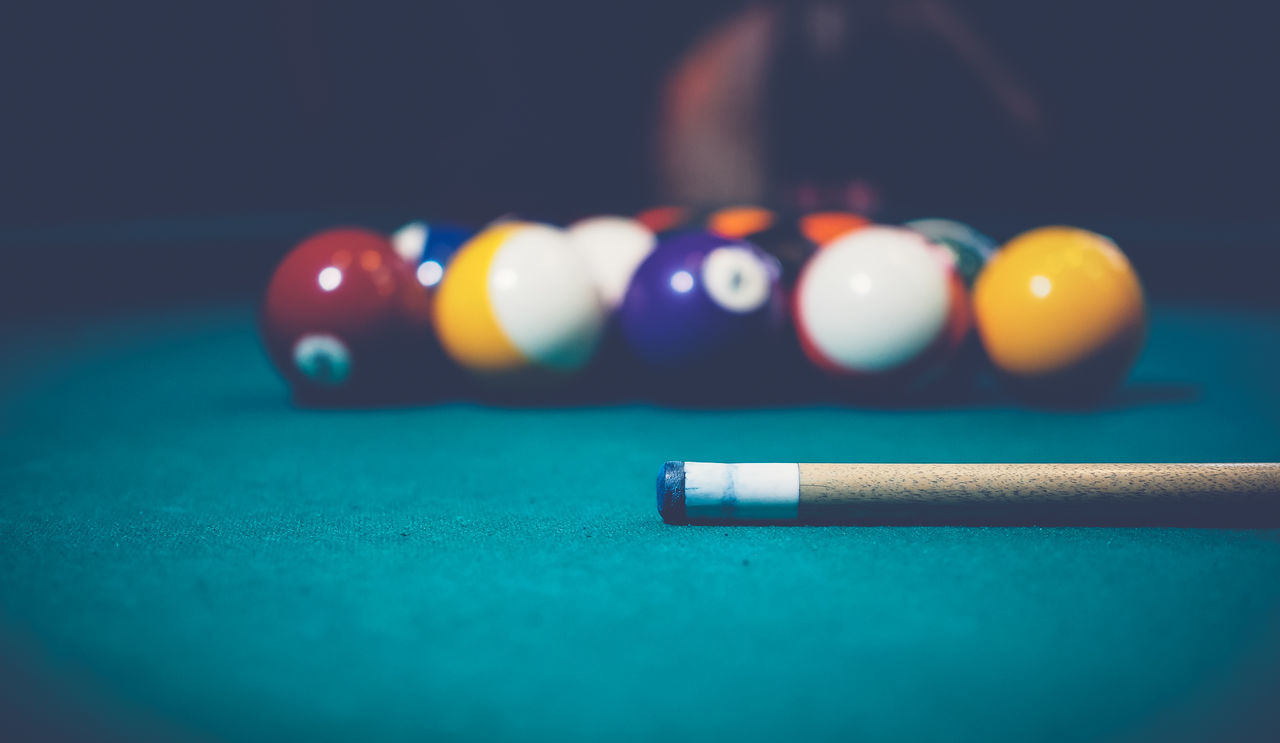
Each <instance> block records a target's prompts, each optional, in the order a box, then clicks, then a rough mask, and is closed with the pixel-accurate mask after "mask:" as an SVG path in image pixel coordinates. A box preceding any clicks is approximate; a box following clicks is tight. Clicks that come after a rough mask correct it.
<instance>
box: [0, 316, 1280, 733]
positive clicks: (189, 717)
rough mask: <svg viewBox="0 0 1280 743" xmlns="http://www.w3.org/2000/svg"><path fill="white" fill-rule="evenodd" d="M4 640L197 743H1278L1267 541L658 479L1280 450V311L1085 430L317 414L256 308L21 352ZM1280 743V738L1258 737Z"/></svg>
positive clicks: (737, 415)
mask: <svg viewBox="0 0 1280 743" xmlns="http://www.w3.org/2000/svg"><path fill="white" fill-rule="evenodd" d="M0 353H2V354H3V355H4V357H5V358H6V362H5V363H4V364H3V368H2V369H0V375H3V382H4V393H3V395H4V400H3V408H2V409H0V410H2V413H3V418H0V422H2V425H3V447H0V482H3V487H2V488H0V622H2V623H3V625H4V628H5V631H6V633H7V636H8V637H9V638H10V640H9V642H10V643H11V644H13V643H19V644H20V645H21V652H22V654H23V655H24V657H30V658H33V659H34V661H32V662H33V663H36V664H38V665H39V666H40V669H39V673H41V674H46V675H49V676H52V677H54V678H58V677H61V676H66V677H74V678H76V679H78V682H77V683H79V684H80V685H81V687H82V688H83V689H87V690H88V691H87V692H86V693H87V694H89V695H90V696H94V695H96V696H97V697H99V698H101V699H103V700H108V701H106V702H103V704H108V703H109V704H110V705H113V706H116V707H120V708H125V709H128V710H131V711H132V712H131V715H133V716H132V717H131V718H130V719H135V720H152V721H155V720H158V721H160V724H162V725H163V726H164V729H165V730H168V731H170V732H171V733H175V734H191V735H193V736H195V737H211V738H215V739H216V738H239V739H246V740H262V741H268V740H281V739H305V740H338V739H350V738H357V737H359V738H362V739H400V740H422V739H430V738H439V737H448V738H458V739H462V738H466V739H524V740H529V739H538V740H558V741H559V740H593V741H594V740H601V739H604V738H606V737H608V738H616V739H624V740H631V739H635V740H640V739H654V738H664V739H669V740H690V739H695V738H697V739H706V738H714V739H734V740H740V741H755V740H771V741H772V740H785V739H807V740H819V739H827V740H852V739H885V740H912V739H921V738H928V739H966V740H982V741H1025V740H1031V739H1039V740H1062V741H1071V740H1096V739H1100V738H1102V739H1141V740H1147V739H1150V740H1194V739H1205V738H1215V739H1221V738H1223V737H1232V736H1234V737H1255V738H1257V739H1267V738H1268V737H1271V736H1273V735H1274V734H1276V733H1277V731H1280V711H1277V709H1276V708H1275V706H1274V705H1275V699H1276V698H1277V692H1278V691H1280V533H1277V532H1276V531H1216V530H1165V529H1115V530H1112V529H1040V528H1020V529H1018V528H1015V529H1005V528H1000V529H994V528H989V529H979V528H848V527H846V528H840V527H833V528H777V527H775V528H699V527H670V526H665V525H663V524H662V523H661V522H660V521H659V520H658V518H657V515H656V513H655V510H654V502H653V478H654V475H655V474H656V472H657V468H658V466H659V464H660V463H661V462H662V461H663V460H665V459H668V458H674V459H701V460H712V461H717V460H724V461H752V460H755V461H795V460H802V461H851V460H856V461H944V462H945V461H1045V460H1058V461H1180V460H1181V461H1251V460H1254V461H1256V460H1276V459H1280V425H1278V423H1280V392H1278V391H1277V379H1278V377H1280V375H1278V374H1277V371H1278V370H1280V318H1277V317H1276V316H1274V315H1262V314H1248V313H1226V312H1222V313H1212V312H1204V311H1192V310H1163V311H1160V312H1157V313H1156V314H1155V315H1154V321H1153V325H1152V334H1151V339H1150V344H1149V347H1148V350H1147V352H1146V353H1145V354H1144V356H1143V358H1142V360H1141V362H1140V364H1139V367H1138V369H1137V370H1136V372H1135V374H1134V375H1133V379H1132V381H1131V383H1130V385H1129V386H1128V387H1127V388H1126V390H1125V392H1124V393H1123V394H1121V395H1119V396H1118V397H1117V398H1116V399H1115V400H1114V401H1113V404H1111V405H1109V406H1107V407H1105V408H1104V409H1101V410H1098V411H1093V412H1087V413H1080V412H1074V413H1067V412H1046V411H1035V410H1025V409H1020V408H1018V407H1016V406H1014V405H1011V404H1004V403H996V404H982V405H974V406H964V405H961V406H956V407H952V408H949V409H944V410H903V411H894V410H871V411H868V410H856V409H848V408H840V407H805V408H796V409H786V408H774V409H760V410H718V411H688V410H673V409H664V408H661V407H654V406H646V405H623V406H616V407H586V408H576V409H559V410H557V409H541V410H537V409H535V410H529V409H504V408H501V407H487V406H482V405H473V404H448V405H441V406H434V407H423V408H417V409H407V410H380V411H328V412H323V411H302V410H296V409H293V408H291V407H290V406H289V404H288V403H287V401H286V398H285V396H284V394H283V389H282V387H281V386H280V384H279V382H278V381H277V380H276V378H275V377H274V375H273V374H272V372H271V370H270V369H269V368H268V367H267V365H266V363H265V361H264V360H263V357H262V356H261V354H260V352H259V350H258V347H257V344H256V340H255V337H254V334H253V330H252V318H251V313H250V312H249V311H248V310H247V309H239V308H230V309H211V310H208V311H203V312H194V311H193V312H186V313H181V314H171V315H165V316H162V315H154V316H138V317H133V318H127V319H117V320H109V321H99V322H66V323H62V324H60V325H57V326H51V327H49V328H45V329H42V330H40V331H39V332H36V331H29V332H23V333H19V332H9V333H7V334H5V335H4V337H3V346H0ZM1272 739H1274V738H1272Z"/></svg>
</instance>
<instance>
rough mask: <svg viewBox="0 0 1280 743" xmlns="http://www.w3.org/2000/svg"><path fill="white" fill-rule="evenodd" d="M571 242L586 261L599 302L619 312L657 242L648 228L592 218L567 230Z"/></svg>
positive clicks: (614, 219) (617, 219)
mask: <svg viewBox="0 0 1280 743" xmlns="http://www.w3.org/2000/svg"><path fill="white" fill-rule="evenodd" d="M568 234H569V241H570V243H572V244H573V247H574V249H575V250H577V251H578V253H579V254H580V255H581V256H582V259H583V260H584V261H586V264H587V268H588V269H589V270H590V271H591V276H592V280H593V281H594V282H595V285H596V290H597V291H598V292H599V293H600V299H601V300H602V301H603V302H604V304H605V307H607V308H608V309H609V310H610V311H613V310H616V309H617V308H618V307H619V306H620V305H621V304H622V299H623V297H625V296H626V294H627V287H628V286H630V285H631V277H632V276H633V275H635V272H636V269H637V268H639V267H640V264H641V263H643V262H644V259H645V258H647V257H649V254H650V253H652V252H653V246H654V244H655V243H656V242H657V239H656V238H655V237H654V235H653V233H652V232H650V231H649V228H647V227H645V226H644V225H642V224H640V223H639V222H637V221H636V220H634V219H629V218H627V217H612V216H603V217H590V218H588V219H583V220H581V221H578V222H575V223H573V224H572V225H570V226H569V229H568Z"/></svg>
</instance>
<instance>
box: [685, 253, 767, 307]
mask: <svg viewBox="0 0 1280 743" xmlns="http://www.w3.org/2000/svg"><path fill="white" fill-rule="evenodd" d="M702 285H703V286H705V287H706V289H707V294H708V295H710V297H711V299H712V300H713V301H714V302H715V303H716V304H717V305H719V306H720V307H722V308H724V309H726V310H728V311H730V312H739V313H746V312H754V311H755V310H758V309H760V308H761V307H763V306H764V303H765V302H767V301H769V295H770V294H771V293H772V292H773V285H772V282H771V281H770V277H769V267H768V266H766V265H765V264H764V262H763V261H761V260H760V258H759V257H758V256H757V255H756V254H755V252H754V251H752V250H750V249H749V248H744V247H741V246H738V245H726V246H724V247H720V248H716V249H715V250H712V251H711V252H710V253H708V254H707V257H706V258H704V259H703V260H702Z"/></svg>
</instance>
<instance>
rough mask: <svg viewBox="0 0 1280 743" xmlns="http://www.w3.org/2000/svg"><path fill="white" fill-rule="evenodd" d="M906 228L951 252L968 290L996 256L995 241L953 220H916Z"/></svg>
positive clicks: (905, 225)
mask: <svg viewBox="0 0 1280 743" xmlns="http://www.w3.org/2000/svg"><path fill="white" fill-rule="evenodd" d="M903 227H906V228H907V229H911V230H915V231H916V232H919V233H920V234H922V235H924V236H925V237H927V238H929V239H930V240H932V241H934V242H936V243H938V244H939V245H942V246H943V247H945V248H946V249H947V250H948V251H950V253H951V256H952V259H953V260H954V261H955V266H956V271H957V272H959V274H960V277H961V278H962V279H964V283H965V286H969V287H972V286H973V282H974V280H975V279H977V278H978V274H979V273H980V272H981V271H982V268H983V266H985V265H987V261H989V260H991V256H992V255H993V254H995V252H996V243H995V241H994V240H992V239H991V238H989V237H987V236H986V235H984V234H982V233H981V232H978V231H977V230H975V229H974V228H972V227H970V226H969V225H967V224H964V223H963V222H957V221H955V220H953V219H913V220H911V221H910V222H907V223H905V224H903Z"/></svg>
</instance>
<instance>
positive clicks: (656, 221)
mask: <svg viewBox="0 0 1280 743" xmlns="http://www.w3.org/2000/svg"><path fill="white" fill-rule="evenodd" d="M697 216H698V215H697V212H696V210H694V209H691V208H689V207H687V206H655V207H651V208H649V209H645V210H644V211H642V212H640V213H638V214H636V215H635V220H636V221H637V222H639V223H640V224H642V225H644V226H645V227H648V228H649V231H650V232H652V233H654V234H655V235H661V234H663V233H667V232H675V231H678V230H685V229H689V227H690V226H691V225H692V224H693V222H694V220H695V219H696V218H697Z"/></svg>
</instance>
